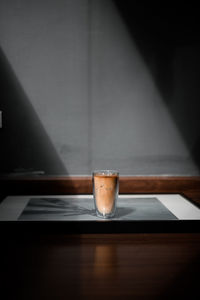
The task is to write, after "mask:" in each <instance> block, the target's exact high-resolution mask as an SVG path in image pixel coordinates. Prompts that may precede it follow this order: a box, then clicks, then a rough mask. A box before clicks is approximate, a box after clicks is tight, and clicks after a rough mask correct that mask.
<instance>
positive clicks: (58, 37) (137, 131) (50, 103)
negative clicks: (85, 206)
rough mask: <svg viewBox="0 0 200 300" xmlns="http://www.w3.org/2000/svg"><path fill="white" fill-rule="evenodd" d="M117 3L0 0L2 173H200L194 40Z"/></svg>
mask: <svg viewBox="0 0 200 300" xmlns="http://www.w3.org/2000/svg"><path fill="white" fill-rule="evenodd" d="M117 4H118V3H117V1H111V0H89V1H86V0H57V1H53V0H44V1H41V0H40V1H39V0H28V1H27V0H21V1H12V0H1V1H0V46H1V52H0V70H1V71H0V72H1V82H2V91H3V96H2V97H1V100H0V101H1V102H0V110H2V111H3V128H2V129H0V154H1V156H0V170H1V173H13V172H14V173H18V172H19V173H20V172H39V173H46V174H55V175H59V174H70V175H77V174H82V175H83V174H90V173H91V171H92V170H93V169H98V168H100V169H104V168H106V169H109V168H110V169H119V171H120V173H121V174H129V175H130V174H131V175H155V174H157V175H166V174H169V175H198V174H199V155H198V152H199V135H200V134H199V127H200V121H199V101H198V99H199V96H200V89H199V82H198V79H199V75H200V71H199V70H200V58H199V50H200V49H199V46H198V43H194V42H193V41H192V42H191V41H188V40H184V37H183V38H182V40H183V41H184V42H183V43H179V44H177V43H176V40H173V43H171V42H170V41H169V36H167V37H166V32H165V33H163V40H164V41H163V42H162V45H160V43H158V41H157V40H155V38H154V37H155V33H154V35H153V36H150V37H149V35H148V38H147V37H146V35H145V32H144V31H142V30H141V28H142V27H141V24H140V23H139V21H138V22H136V23H135V24H134V23H132V24H130V23H129V22H127V21H128V19H126V14H123V13H121V10H120V9H121V8H120V6H118V5H117ZM137 10H138V12H137ZM134 13H135V14H140V13H141V11H140V8H139V7H135V10H134ZM169 21H170V20H169ZM166 22H167V20H166ZM146 25H147V26H148V22H147V23H146ZM158 26H159V25H158ZM138 28H139V29H140V30H139V31H138ZM152 32H155V31H152Z"/></svg>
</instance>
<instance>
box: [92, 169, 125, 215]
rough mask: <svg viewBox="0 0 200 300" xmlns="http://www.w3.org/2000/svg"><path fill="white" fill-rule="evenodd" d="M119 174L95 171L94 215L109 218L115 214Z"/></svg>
mask: <svg viewBox="0 0 200 300" xmlns="http://www.w3.org/2000/svg"><path fill="white" fill-rule="evenodd" d="M118 181H119V173H118V172H117V171H109V170H105V171H95V172H94V173H93V194H94V202H95V209H96V213H97V215H98V216H99V217H103V218H111V217H113V216H114V214H115V210H116V201H117V197H118V185H119V184H118Z"/></svg>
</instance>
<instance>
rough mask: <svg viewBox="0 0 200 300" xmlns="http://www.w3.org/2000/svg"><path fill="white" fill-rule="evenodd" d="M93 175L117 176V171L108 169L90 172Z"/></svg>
mask: <svg viewBox="0 0 200 300" xmlns="http://www.w3.org/2000/svg"><path fill="white" fill-rule="evenodd" d="M92 174H93V175H97V174H99V175H119V171H117V170H110V169H107V170H94V171H93V172H92Z"/></svg>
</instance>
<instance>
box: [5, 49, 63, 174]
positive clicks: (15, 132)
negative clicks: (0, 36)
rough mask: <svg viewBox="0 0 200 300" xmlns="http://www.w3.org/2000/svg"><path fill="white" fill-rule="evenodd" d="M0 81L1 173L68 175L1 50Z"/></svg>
mask: <svg viewBox="0 0 200 300" xmlns="http://www.w3.org/2000/svg"><path fill="white" fill-rule="evenodd" d="M0 81H1V92H2V95H1V102H0V110H2V111H3V128H2V129H0V145H1V146H0V173H1V174H8V173H9V174H10V173H11V174H13V173H14V174H18V173H19V174H22V173H23V174H24V173H25V174H30V175H31V174H38V175H40V174H46V173H47V174H53V175H56V174H65V175H68V172H67V170H66V168H65V166H64V165H63V163H62V161H61V159H60V157H59V156H58V154H57V153H56V150H55V148H54V146H53V145H52V143H51V140H50V138H49V137H48V134H47V133H46V132H45V130H44V127H43V126H42V124H41V122H40V120H39V118H38V116H37V114H36V112H35V110H34V108H33V106H32V105H31V103H30V101H29V99H28V97H27V96H26V94H25V92H24V91H23V89H22V87H21V85H20V83H19V81H18V79H17V78H16V75H15V74H14V71H13V70H12V67H11V66H10V64H9V62H8V60H7V58H6V56H5V55H4V53H3V51H2V50H1V49H0ZM44 101H45V99H44Z"/></svg>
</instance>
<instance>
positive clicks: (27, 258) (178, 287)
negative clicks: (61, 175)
mask: <svg viewBox="0 0 200 300" xmlns="http://www.w3.org/2000/svg"><path fill="white" fill-rule="evenodd" d="M0 253H1V268H0V276H1V278H0V279H1V280H0V282H1V293H2V295H3V289H5V293H4V295H6V297H5V298H2V299H175V297H177V298H178V299H181V298H182V299H197V298H198V297H197V295H198V293H199V286H198V283H199V270H200V234H198V233H193V234H191V233H190V234H185V233H176V234H175V233H174V234H173V233H170V234H167V233H165V234H150V233H149V234H141V233H140V234H97V235H95V234H85V235H84V234H82V235H67V234H66V235H65V234H60V235H59V234H56V235H53V234H41V235H40V234H37V235H32V236H28V235H27V236H12V235H10V236H9V237H8V235H6V236H4V237H3V238H2V242H1V250H0ZM196 297H197V298H196Z"/></svg>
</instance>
